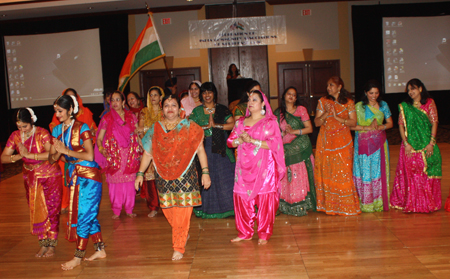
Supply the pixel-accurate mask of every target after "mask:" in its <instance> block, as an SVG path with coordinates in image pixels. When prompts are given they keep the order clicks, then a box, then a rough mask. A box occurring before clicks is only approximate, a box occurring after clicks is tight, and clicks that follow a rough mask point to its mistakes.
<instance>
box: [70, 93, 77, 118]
mask: <svg viewBox="0 0 450 279" xmlns="http://www.w3.org/2000/svg"><path fill="white" fill-rule="evenodd" d="M69 96H70V97H72V100H73V114H77V113H78V101H77V98H76V97H75V96H73V95H69Z"/></svg>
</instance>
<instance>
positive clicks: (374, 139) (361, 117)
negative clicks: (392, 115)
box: [355, 102, 386, 156]
mask: <svg viewBox="0 0 450 279" xmlns="http://www.w3.org/2000/svg"><path fill="white" fill-rule="evenodd" d="M355 108H356V117H357V120H358V125H360V126H370V125H371V124H372V122H373V120H374V119H376V120H377V123H378V125H381V124H382V123H383V119H384V113H383V112H382V111H380V110H379V109H376V108H374V107H372V106H370V105H364V104H363V103H362V102H359V103H357V104H356V106H355ZM385 142H386V132H385V131H384V130H374V131H358V153H359V154H360V155H363V154H364V155H367V156H369V155H372V154H373V153H375V152H376V151H378V150H380V148H382V147H383V145H384V143H385Z"/></svg>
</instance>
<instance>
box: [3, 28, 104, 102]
mask: <svg viewBox="0 0 450 279" xmlns="http://www.w3.org/2000/svg"><path fill="white" fill-rule="evenodd" d="M3 39H4V51H5V57H6V66H7V70H6V72H7V77H8V78H7V81H8V84H7V90H8V91H7V92H8V94H9V97H10V98H9V100H10V108H12V109H14V108H19V107H34V106H47V105H52V104H53V102H54V100H55V99H56V98H57V97H58V96H60V95H61V93H62V92H63V90H64V89H66V88H69V87H70V88H74V89H75V90H76V91H77V93H78V94H79V95H80V96H81V98H82V99H83V103H102V102H103V78H102V64H101V51H100V37H99V29H89V30H82V31H73V32H64V33H51V34H39V35H19V36H4V38H3Z"/></svg>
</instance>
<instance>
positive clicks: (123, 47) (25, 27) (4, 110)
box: [0, 14, 128, 142]
mask: <svg viewBox="0 0 450 279" xmlns="http://www.w3.org/2000/svg"><path fill="white" fill-rule="evenodd" d="M92 28H99V30H100V45H101V55H102V60H101V61H102V68H103V88H105V89H108V88H112V89H116V88H117V84H118V78H119V73H120V70H121V68H122V65H123V62H124V61H125V58H126V56H127V54H128V15H126V14H125V15H104V16H99V15H96V16H85V17H64V18H50V19H40V20H39V19H38V20H28V21H14V22H1V23H0V35H1V36H5V35H26V34H42V33H54V32H67V31H75V30H84V29H92ZM1 55H2V59H0V119H1V121H0V130H1V131H2V132H1V133H0V141H1V142H5V141H6V140H7V139H8V137H9V135H10V134H11V132H12V131H14V130H16V129H17V127H16V125H15V115H14V114H15V111H16V110H8V105H7V104H8V102H7V94H6V80H5V61H6V60H5V57H4V53H3V52H2V53H1ZM75 89H76V88H75ZM85 106H86V107H88V108H89V109H90V110H91V111H92V112H93V114H94V116H93V117H94V121H96V122H97V123H98V122H99V120H100V119H99V115H100V114H101V112H102V111H103V104H87V105H85ZM33 110H34V111H35V113H36V115H37V117H38V121H37V123H36V124H37V125H38V126H40V127H44V128H47V129H48V125H49V124H50V122H51V119H52V117H53V113H54V111H53V106H42V107H35V108H33Z"/></svg>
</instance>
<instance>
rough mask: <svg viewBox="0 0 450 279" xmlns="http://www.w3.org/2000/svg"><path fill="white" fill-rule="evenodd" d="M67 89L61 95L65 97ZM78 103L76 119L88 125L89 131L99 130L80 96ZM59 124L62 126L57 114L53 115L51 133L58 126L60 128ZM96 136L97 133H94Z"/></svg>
mask: <svg viewBox="0 0 450 279" xmlns="http://www.w3.org/2000/svg"><path fill="white" fill-rule="evenodd" d="M66 90H67V89H65V90H64V91H63V93H62V94H61V96H62V95H64V92H65V91H66ZM77 101H78V108H79V109H78V113H77V115H76V116H75V117H76V119H77V120H78V121H80V122H83V123H86V124H87V125H88V126H89V129H91V130H92V129H94V130H97V124H95V122H94V120H93V119H92V112H91V110H90V109H89V108H87V107H85V106H83V101H82V100H81V98H80V96H79V95H77ZM59 124H61V122H60V121H59V120H58V118H56V113H55V114H53V119H52V123H50V125H49V127H50V133H51V132H53V128H55V127H56V126H58V125H59ZM94 136H95V133H94Z"/></svg>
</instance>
